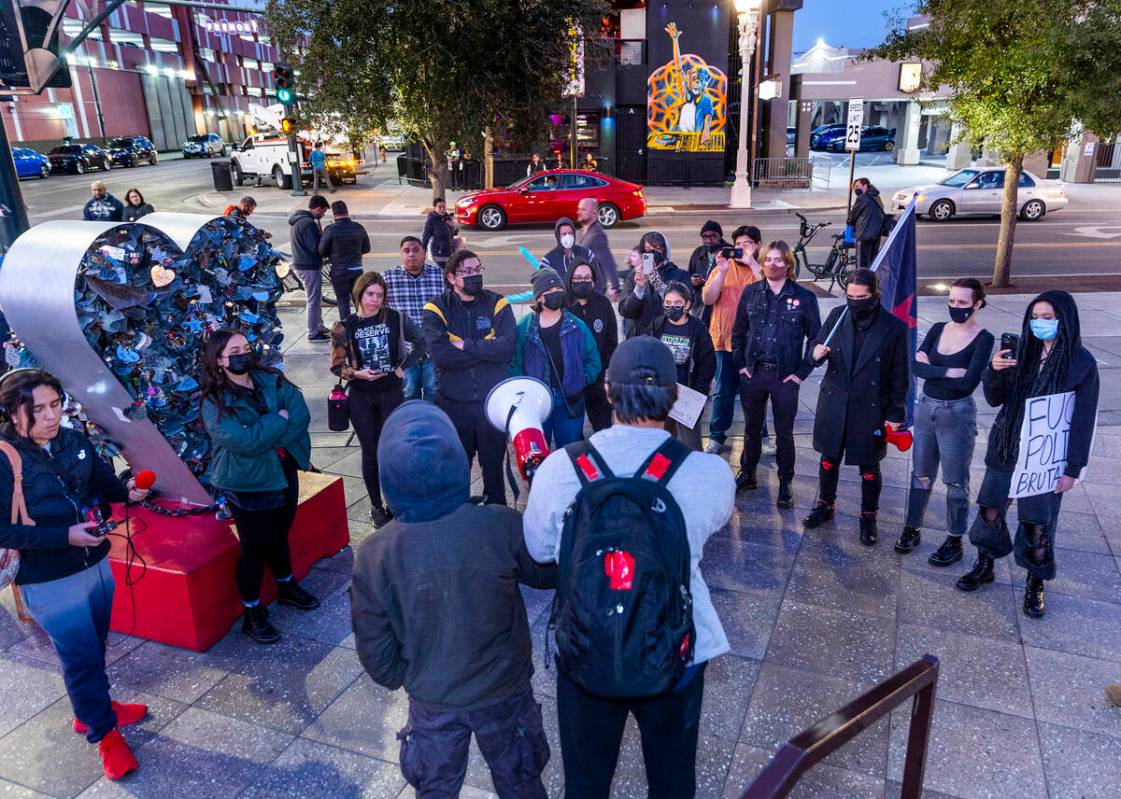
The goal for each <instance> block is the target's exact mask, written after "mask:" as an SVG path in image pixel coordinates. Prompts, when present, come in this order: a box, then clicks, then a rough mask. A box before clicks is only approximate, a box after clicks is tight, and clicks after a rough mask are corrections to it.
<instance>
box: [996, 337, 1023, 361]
mask: <svg viewBox="0 0 1121 799" xmlns="http://www.w3.org/2000/svg"><path fill="white" fill-rule="evenodd" d="M1000 348H1001V349H1002V350H1009V353H1008V354H1007V355H1005V356H1004V359H1005V360H1006V361H1014V360H1016V352H1017V351H1018V350H1019V349H1020V337H1019V336H1017V335H1016V334H1015V333H1001V334H1000Z"/></svg>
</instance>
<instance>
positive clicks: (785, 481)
mask: <svg viewBox="0 0 1121 799" xmlns="http://www.w3.org/2000/svg"><path fill="white" fill-rule="evenodd" d="M790 483H791V479H790V478H789V477H780V478H779V479H778V499H777V500H775V505H776V506H778V507H780V508H793V507H794V492H793V491H791V490H790Z"/></svg>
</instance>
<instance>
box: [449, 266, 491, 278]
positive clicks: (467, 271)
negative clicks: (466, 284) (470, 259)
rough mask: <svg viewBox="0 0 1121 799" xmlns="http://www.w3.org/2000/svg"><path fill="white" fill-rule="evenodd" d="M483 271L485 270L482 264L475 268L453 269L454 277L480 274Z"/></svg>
mask: <svg viewBox="0 0 1121 799" xmlns="http://www.w3.org/2000/svg"><path fill="white" fill-rule="evenodd" d="M485 271H486V267H482V266H480V267H477V268H475V269H457V270H455V276H456V277H474V276H475V275H481V274H482V273H483V272H485Z"/></svg>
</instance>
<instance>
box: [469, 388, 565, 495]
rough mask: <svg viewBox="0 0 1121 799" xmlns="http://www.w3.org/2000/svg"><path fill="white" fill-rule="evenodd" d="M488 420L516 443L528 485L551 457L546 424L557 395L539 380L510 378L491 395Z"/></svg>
mask: <svg viewBox="0 0 1121 799" xmlns="http://www.w3.org/2000/svg"><path fill="white" fill-rule="evenodd" d="M483 408H484V409H485V410H486V414H487V421H489V422H490V423H491V424H492V425H493V426H494V427H495V429H497V430H501V431H502V432H503V433H505V434H506V437H507V438H508V439H510V440H511V441H513V442H514V454H515V457H516V459H517V462H518V471H519V472H521V474H522V477H523V478H525V480H526V482H529V481H530V480H532V479H533V473H534V471H536V470H537V467H538V466H540V465H541V462H542V461H543V460H545V457H546V456H547V455H548V454H549V446H548V444H546V443H545V433H544V431H543V430H542V427H543V423H544V421H545V420H546V419H548V418H549V414H551V413H552V412H553V392H552V391H550V390H549V387H548V386H547V385H545V384H544V383H542V382H541V381H540V380H538V379H537V378H535V377H508V378H506V379H505V380H503V381H502V382H501V383H499V384H498V385H496V386H495V387H494V388H492V389H491V390H490V393H489V394H487V401H486V403H485V404H484V406H483Z"/></svg>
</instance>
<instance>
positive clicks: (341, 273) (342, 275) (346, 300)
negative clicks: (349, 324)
mask: <svg viewBox="0 0 1121 799" xmlns="http://www.w3.org/2000/svg"><path fill="white" fill-rule="evenodd" d="M360 274H362V270H361V269H346V270H341V269H332V270H331V288H333V289H334V290H335V299H336V300H337V301H338V303H339V321H342V322H345V321H346V320H347V319H348V318H349V317H350V313H351V311H350V292H351V289H353V288H354V283H355V281H356V280H358V276H359V275H360Z"/></svg>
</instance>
